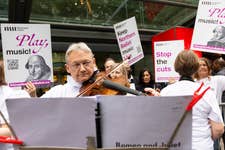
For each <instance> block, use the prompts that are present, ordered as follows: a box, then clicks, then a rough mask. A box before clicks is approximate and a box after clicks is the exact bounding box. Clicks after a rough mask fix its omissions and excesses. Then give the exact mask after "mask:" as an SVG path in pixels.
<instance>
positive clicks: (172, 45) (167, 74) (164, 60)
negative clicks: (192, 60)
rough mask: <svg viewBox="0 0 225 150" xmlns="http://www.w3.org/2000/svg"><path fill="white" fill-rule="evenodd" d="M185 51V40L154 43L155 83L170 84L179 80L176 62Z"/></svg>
mask: <svg viewBox="0 0 225 150" xmlns="http://www.w3.org/2000/svg"><path fill="white" fill-rule="evenodd" d="M182 50H184V40H174V41H161V42H154V64H155V81H156V82H168V81H169V80H170V79H174V80H178V79H179V77H180V76H179V74H178V73H177V72H176V71H175V69H174V61H175V59H176V57H177V55H178V53H179V52H180V51H182Z"/></svg>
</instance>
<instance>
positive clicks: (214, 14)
mask: <svg viewBox="0 0 225 150" xmlns="http://www.w3.org/2000/svg"><path fill="white" fill-rule="evenodd" d="M224 10H225V1H224V0H199V5H198V11H197V16H196V20H195V27H194V33H193V37H192V42H191V49H193V50H199V51H205V52H211V53H220V54H221V53H222V54H225V18H224V12H225V11H224Z"/></svg>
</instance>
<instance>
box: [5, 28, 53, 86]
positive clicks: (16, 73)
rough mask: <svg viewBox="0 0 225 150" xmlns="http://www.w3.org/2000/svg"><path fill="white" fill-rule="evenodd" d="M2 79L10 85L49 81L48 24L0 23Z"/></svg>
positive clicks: (50, 71)
mask: <svg viewBox="0 0 225 150" xmlns="http://www.w3.org/2000/svg"><path fill="white" fill-rule="evenodd" d="M1 37H2V48H3V50H2V52H3V60H4V66H5V67H4V69H5V77H6V81H7V83H8V84H9V86H11V87H18V86H24V85H25V84H26V82H27V81H32V82H33V83H34V84H35V85H43V84H44V85H45V84H50V82H53V64H52V48H51V34H50V25H49V24H1Z"/></svg>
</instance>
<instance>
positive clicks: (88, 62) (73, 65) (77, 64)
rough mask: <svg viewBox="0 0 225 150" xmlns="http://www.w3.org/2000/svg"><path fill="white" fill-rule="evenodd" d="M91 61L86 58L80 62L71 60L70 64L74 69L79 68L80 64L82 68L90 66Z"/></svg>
mask: <svg viewBox="0 0 225 150" xmlns="http://www.w3.org/2000/svg"><path fill="white" fill-rule="evenodd" d="M91 63H92V61H90V60H86V61H83V62H80V63H77V62H73V63H72V64H71V65H70V66H71V68H72V69H73V70H76V69H79V68H80V67H81V65H82V66H83V67H84V68H87V67H90V65H91Z"/></svg>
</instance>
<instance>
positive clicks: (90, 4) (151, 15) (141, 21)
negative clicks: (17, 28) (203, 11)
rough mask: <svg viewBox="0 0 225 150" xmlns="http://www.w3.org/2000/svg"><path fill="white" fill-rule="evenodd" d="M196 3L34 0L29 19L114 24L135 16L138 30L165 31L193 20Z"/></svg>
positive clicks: (182, 0)
mask: <svg viewBox="0 0 225 150" xmlns="http://www.w3.org/2000/svg"><path fill="white" fill-rule="evenodd" d="M185 5H187V6H188V7H185ZM197 5H198V4H197V0H176V1H165V2H161V3H156V2H148V1H142V0H132V1H128V0H50V1H46V0H33V3H32V10H31V17H30V19H31V22H32V21H45V22H46V23H52V24H54V23H63V24H70V25H71V24H85V25H99V26H103V27H104V26H105V27H107V26H110V27H112V25H113V24H115V23H118V22H120V21H123V20H125V19H127V18H129V17H133V16H135V17H136V20H137V24H138V27H139V29H155V30H165V29H168V28H171V27H174V26H179V25H182V24H183V23H185V22H187V21H189V20H190V19H193V18H194V17H195V15H196V10H197ZM195 6H196V7H195Z"/></svg>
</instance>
